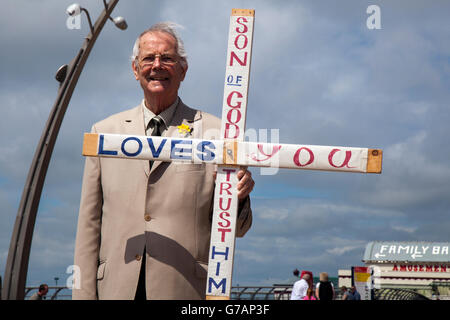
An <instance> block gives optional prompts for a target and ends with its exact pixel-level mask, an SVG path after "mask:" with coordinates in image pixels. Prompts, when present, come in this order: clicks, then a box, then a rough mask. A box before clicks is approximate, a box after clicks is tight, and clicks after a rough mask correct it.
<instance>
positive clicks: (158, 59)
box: [153, 56, 161, 69]
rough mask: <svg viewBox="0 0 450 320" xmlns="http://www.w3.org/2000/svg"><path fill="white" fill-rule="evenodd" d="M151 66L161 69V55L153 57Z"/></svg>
mask: <svg viewBox="0 0 450 320" xmlns="http://www.w3.org/2000/svg"><path fill="white" fill-rule="evenodd" d="M153 68H154V69H155V68H156V69H161V57H160V56H156V57H155V60H154V61H153Z"/></svg>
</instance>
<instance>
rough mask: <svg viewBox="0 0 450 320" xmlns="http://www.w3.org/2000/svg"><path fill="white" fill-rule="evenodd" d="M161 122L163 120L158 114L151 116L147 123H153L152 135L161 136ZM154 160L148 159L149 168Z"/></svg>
mask: <svg viewBox="0 0 450 320" xmlns="http://www.w3.org/2000/svg"><path fill="white" fill-rule="evenodd" d="M162 124H163V120H162V118H161V117H160V116H156V117H153V118H152V119H151V120H150V122H149V125H153V131H152V134H151V135H152V136H161V125H162ZM153 162H154V160H150V170H151V169H152V166H153Z"/></svg>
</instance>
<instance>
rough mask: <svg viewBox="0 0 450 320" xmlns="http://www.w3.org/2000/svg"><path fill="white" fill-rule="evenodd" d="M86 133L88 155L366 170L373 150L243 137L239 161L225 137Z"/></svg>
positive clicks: (239, 150)
mask: <svg viewBox="0 0 450 320" xmlns="http://www.w3.org/2000/svg"><path fill="white" fill-rule="evenodd" d="M86 135H87V137H86V138H85V148H87V149H92V150H95V151H93V152H92V153H87V152H85V153H83V154H84V155H87V156H101V157H115V158H128V159H145V160H159V161H166V162H170V161H175V162H185V163H202V162H205V163H212V164H217V165H227V164H234V165H237V166H250V167H272V168H286V169H303V170H324V171H345V172H361V173H366V172H367V159H368V157H369V150H370V149H368V148H354V147H334V146H314V145H302V144H272V143H257V142H245V141H241V142H237V154H234V152H233V156H235V157H236V162H226V161H225V160H226V159H224V158H223V154H224V150H223V149H224V147H225V142H224V140H207V139H189V138H178V137H150V136H134V135H119V134H103V133H102V134H86ZM92 137H95V139H92ZM225 152H226V151H225ZM233 159H234V158H233Z"/></svg>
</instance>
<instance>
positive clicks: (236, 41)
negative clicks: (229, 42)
mask: <svg viewBox="0 0 450 320" xmlns="http://www.w3.org/2000/svg"><path fill="white" fill-rule="evenodd" d="M240 37H244V44H243V46H242V47H239V45H238V43H239V38H240ZM247 44H248V38H247V36H246V35H245V34H240V35H238V36H237V37H236V39H234V46H235V47H236V48H237V49H239V50H242V49H245V48H246V47H247Z"/></svg>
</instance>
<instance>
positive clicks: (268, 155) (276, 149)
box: [251, 143, 281, 162]
mask: <svg viewBox="0 0 450 320" xmlns="http://www.w3.org/2000/svg"><path fill="white" fill-rule="evenodd" d="M280 149H281V146H273V148H272V153H270V154H267V153H265V152H264V150H263V145H262V144H260V143H258V151H259V152H260V153H262V154H263V155H265V156H266V158H265V159H258V158H256V156H255V154H253V153H252V155H251V159H252V160H253V161H258V162H260V161H266V160H269V159H270V158H272V157H273V156H274V154H275V153H277V152H278V151H280Z"/></svg>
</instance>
